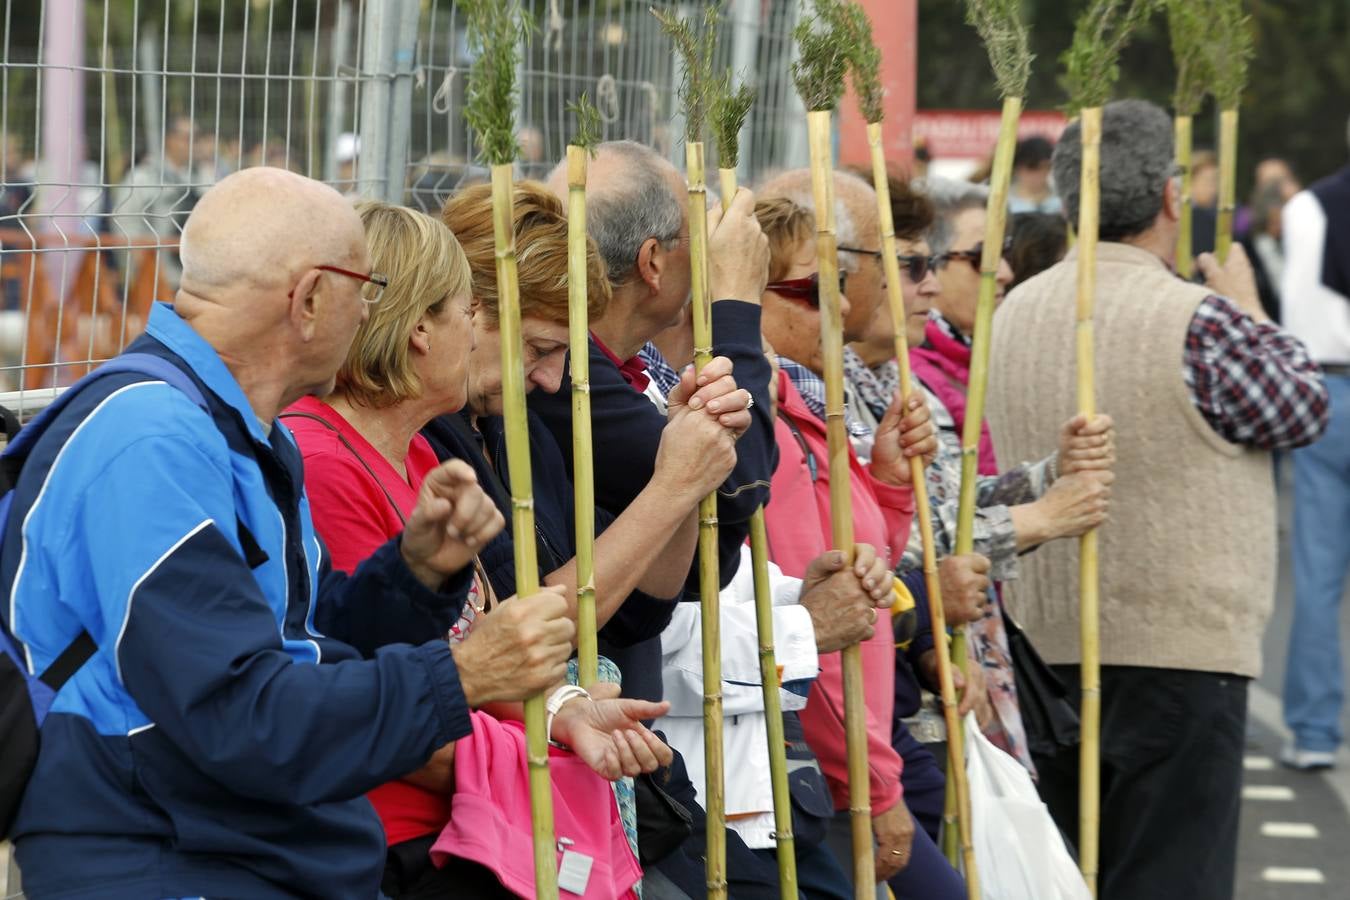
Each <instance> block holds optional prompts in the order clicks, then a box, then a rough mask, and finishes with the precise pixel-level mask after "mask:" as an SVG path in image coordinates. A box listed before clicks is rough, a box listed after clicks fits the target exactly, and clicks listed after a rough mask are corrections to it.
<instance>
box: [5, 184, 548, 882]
mask: <svg viewBox="0 0 1350 900" xmlns="http://www.w3.org/2000/svg"><path fill="white" fill-rule="evenodd" d="M182 259H183V280H182V288H181V289H180V290H179V292H178V295H177V297H176V299H175V303H174V305H173V306H167V305H163V304H159V305H156V306H155V307H154V309H153V310H152V312H151V315H150V320H149V325H148V328H147V331H146V333H145V334H144V335H143V336H142V337H140V338H138V339H137V340H136V341H135V342H134V343H133V344H132V345H131V347H130V348H128V352H129V353H136V354H145V355H147V356H150V357H154V359H155V361H156V362H157V364H158V365H160V366H168V367H171V368H167V369H164V370H163V371H162V372H161V373H160V374H161V375H163V376H164V377H165V379H167V380H162V379H161V378H158V377H154V376H149V375H147V373H146V372H144V371H134V370H133V371H128V370H125V369H124V370H122V371H120V372H116V373H110V374H105V375H104V376H102V377H98V378H95V379H93V380H91V381H89V382H87V383H86V384H85V385H83V386H82V387H81V389H80V390H79V391H78V393H75V394H74V395H73V399H72V400H71V401H70V402H68V403H67V404H66V405H65V406H64V408H63V409H61V410H60V411H59V413H58V414H57V415H56V416H55V418H54V419H53V420H52V421H51V423H50V425H49V427H48V428H47V429H46V431H44V432H42V436H41V437H40V438H38V439H37V441H36V443H35V444H34V446H33V448H32V453H31V455H30V456H29V458H28V461H27V463H26V465H25V467H24V469H23V471H22V473H21V475H20V477H19V479H18V483H17V486H16V488H15V494H14V514H13V515H11V516H10V517H9V519H8V523H9V526H8V530H7V531H6V533H5V536H4V547H5V548H6V549H5V553H4V565H3V567H0V575H3V581H4V588H5V589H6V590H7V592H9V593H10V596H11V597H12V604H13V605H12V607H11V615H10V621H9V624H10V625H11V627H12V628H13V630H14V632H15V634H16V636H17V637H18V638H19V639H20V640H21V641H23V642H24V644H25V645H26V649H27V652H28V655H29V660H30V663H31V665H32V666H33V669H34V671H42V670H43V669H45V668H46V667H47V666H49V665H50V664H51V663H52V661H53V660H54V659H56V658H57V657H58V656H61V655H62V653H63V651H65V650H66V648H67V647H68V646H70V645H72V642H75V643H76V646H77V647H79V646H83V647H84V648H85V649H86V650H87V651H88V652H89V653H91V654H92V655H87V654H86V655H87V659H86V660H85V661H83V665H80V666H79V668H78V670H77V671H76V672H75V674H74V675H73V676H72V677H71V678H70V679H69V680H68V681H67V682H66V683H65V685H64V687H63V688H62V689H61V691H60V692H59V693H58V694H57V696H56V700H55V703H54V704H53V706H52V709H51V713H50V715H48V717H47V719H46V721H45V723H44V725H43V728H42V734H41V738H42V739H41V747H40V751H39V755H38V758H37V763H36V767H35V769H34V771H33V774H32V777H31V779H30V780H29V782H28V787H27V791H26V793H25V795H24V798H23V801H22V804H21V806H20V808H19V810H18V815H17V820H16V822H15V824H14V828H13V835H14V837H15V843H16V847H17V853H18V861H19V865H20V867H21V868H22V870H23V876H24V882H25V884H24V886H25V888H26V889H27V890H28V892H29V895H30V896H34V897H45V896H55V895H57V894H60V895H62V896H66V895H72V896H73V895H80V896H90V895H93V894H98V895H100V896H136V897H188V896H193V897H195V896H230V897H283V896H295V895H296V894H304V895H307V896H321V897H338V898H344V897H351V898H363V900H368V898H370V897H374V896H376V895H377V893H378V890H379V884H380V874H381V870H382V868H383V865H384V857H385V842H384V835H383V833H382V831H381V828H380V823H379V820H378V819H376V817H375V814H374V812H373V811H372V809H371V806H370V803H369V802H368V801H366V800H365V799H364V798H362V796H361V795H362V794H363V793H364V792H366V791H368V790H370V789H371V788H373V787H375V786H376V785H379V784H381V783H383V782H386V781H389V780H391V779H393V778H397V777H399V776H401V775H405V774H407V773H409V772H412V771H414V770H416V769H418V768H420V767H421V766H422V765H423V764H424V763H426V762H427V760H428V759H429V758H430V757H431V756H432V754H433V753H435V752H436V750H437V749H438V748H440V747H442V746H444V745H445V744H447V743H449V742H451V741H454V740H456V739H457V738H460V737H463V736H465V735H467V734H468V733H469V732H470V724H469V710H470V709H471V708H472V707H476V706H479V705H482V704H484V703H488V702H492V701H498V700H502V701H505V700H517V699H521V698H523V697H524V696H525V695H527V694H529V693H531V692H534V691H538V690H542V689H543V688H545V687H546V686H550V685H552V684H556V683H558V682H559V681H561V680H562V678H563V676H564V673H565V667H566V659H567V657H568V655H569V653H570V650H571V640H572V636H573V631H574V629H573V626H572V624H571V623H570V622H569V621H568V620H567V619H566V618H564V608H565V603H564V601H563V599H562V597H561V595H560V594H558V593H554V592H551V591H545V592H543V593H542V594H541V595H539V596H537V597H532V598H525V599H522V600H520V601H514V602H512V603H508V604H506V605H505V606H504V607H503V608H502V610H501V611H500V612H499V613H494V614H493V615H491V616H487V617H485V618H484V619H483V620H482V621H481V624H480V627H479V628H477V629H475V631H474V632H473V634H472V635H471V636H470V637H469V638H468V640H466V641H465V642H464V643H463V644H461V645H459V646H458V647H456V648H455V649H454V651H453V652H452V651H451V649H450V647H449V646H448V645H447V643H446V641H445V639H444V635H445V634H446V632H447V631H448V629H449V626H450V624H451V623H452V622H453V621H454V619H455V618H456V617H457V616H458V614H459V610H460V608H461V606H462V603H463V601H464V597H465V593H466V591H467V588H468V585H469V582H470V578H471V572H470V569H469V565H470V563H471V562H472V558H473V554H474V550H475V548H477V547H480V546H482V545H483V543H484V542H486V541H487V540H488V539H489V538H490V537H491V536H492V535H494V534H495V533H496V532H497V531H499V530H500V529H501V527H502V524H503V523H502V519H501V516H500V514H498V513H497V511H496V508H495V506H494V505H493V504H492V501H491V500H490V499H489V498H488V497H487V496H486V495H485V494H484V493H483V492H482V491H481V490H480V489H479V487H478V485H477V483H476V481H475V479H474V476H473V472H472V470H471V469H469V467H468V466H466V465H464V464H463V463H448V464H446V465H444V466H442V467H441V468H439V469H437V470H436V471H435V472H433V473H432V474H431V475H430V476H428V478H427V480H426V483H425V484H424V486H423V489H422V492H421V495H420V496H419V498H418V502H417V507H416V509H415V510H414V511H413V513H412V515H411V517H410V518H409V520H408V524H407V528H406V530H405V531H404V532H403V534H402V535H401V536H400V537H399V538H396V539H394V540H393V541H391V542H390V543H389V544H387V545H385V546H384V547H382V548H380V549H379V550H378V551H376V552H375V554H374V555H373V556H372V557H371V558H370V559H369V560H367V561H366V562H365V563H363V564H362V565H361V566H360V567H359V568H358V569H357V571H356V572H355V573H354V574H353V575H352V576H350V577H347V576H344V575H342V574H341V573H337V572H334V571H332V569H331V567H330V565H329V560H328V558H327V554H326V553H325V552H324V548H323V545H322V543H321V542H320V541H319V540H318V538H317V536H316V534H315V531H314V527H313V523H312V522H311V521H310V517H309V508H308V504H307V502H306V500H305V495H304V490H303V485H302V468H301V460H300V454H299V452H298V451H297V449H296V446H295V444H294V442H293V441H292V439H291V437H290V435H289V433H288V432H287V431H286V429H285V428H284V427H283V426H282V425H280V424H278V423H277V421H276V416H277V414H278V413H279V412H280V411H281V410H282V409H283V408H285V407H286V406H287V405H289V404H291V403H293V402H295V401H296V400H298V399H300V398H301V397H302V396H304V395H306V394H323V393H325V392H327V391H329V390H331V389H332V386H333V380H334V376H335V373H336V372H337V370H338V367H339V364H340V363H341V362H342V360H343V358H344V357H345V355H346V353H347V349H348V345H349V344H350V343H351V341H352V338H353V336H354V334H355V332H356V328H357V326H358V325H359V324H360V323H361V321H362V320H363V319H364V318H365V316H366V314H367V308H368V306H369V305H370V304H372V303H374V302H376V301H377V300H378V294H379V290H380V285H381V283H382V282H383V276H380V275H377V274H375V273H372V272H370V270H369V268H368V262H367V257H366V247H365V240H364V237H363V234H362V228H361V223H360V220H359V219H358V218H357V216H356V214H355V212H354V211H353V209H352V207H351V206H350V205H349V204H348V203H347V202H346V201H344V200H343V199H342V197H341V196H339V195H338V194H337V193H336V192H335V191H333V190H332V189H330V188H327V187H325V186H323V185H321V184H319V183H317V182H314V181H310V180H309V179H306V178H302V177H300V176H298V175H293V174H291V173H288V172H283V171H280V170H277V169H249V170H245V171H243V172H240V173H238V174H236V175H232V176H230V177H229V178H226V179H225V180H223V181H222V182H220V184H218V185H217V186H216V187H214V188H213V189H212V190H211V191H209V192H208V193H207V194H206V195H205V196H204V197H203V198H202V200H201V202H200V203H198V205H197V207H196V209H195V210H194V211H193V213H192V216H191V218H190V219H189V220H188V222H187V225H186V227H185V229H184V233H183V243H182ZM132 359H133V360H135V359H137V358H136V357H133V358H132ZM139 360H140V361H139V362H137V363H134V364H135V365H138V366H140V367H141V368H144V367H145V366H146V363H145V361H144V357H140V358H139ZM14 560H18V561H19V562H18V565H17V567H16V566H15V565H14V562H13V561H14ZM494 620H498V621H494ZM377 650H378V651H379V652H378V654H377V653H376V651H377ZM335 663H340V665H335ZM77 664H78V663H77Z"/></svg>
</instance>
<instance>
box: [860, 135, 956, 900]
mask: <svg viewBox="0 0 1350 900" xmlns="http://www.w3.org/2000/svg"><path fill="white" fill-rule="evenodd" d="M867 142H868V144H869V146H870V148H871V151H872V182H873V185H874V186H875V188H876V192H877V215H878V220H879V221H880V223H881V259H882V264H883V266H884V268H885V271H886V295H887V299H888V300H889V301H890V311H891V327H892V328H893V329H894V332H895V358H896V361H897V362H898V363H899V365H900V395H901V398H902V400H903V401H905V402H908V400H909V396H910V394H911V393H913V390H914V387H913V384H914V383H913V375H912V373H911V371H910V364H909V340H908V338H907V336H906V334H905V321H906V315H905V300H904V295H903V293H902V292H901V287H900V263H899V260H898V259H897V258H896V254H897V252H898V251H897V250H896V247H895V220H894V219H893V218H892V216H891V200H890V193H891V191H890V183H889V182H888V180H887V177H886V157H885V153H884V150H883V148H882V143H881V123H880V122H871V123H868V126H867ZM909 465H910V476H909V477H910V485H911V486H912V487H913V490H914V518H915V520H916V521H917V522H918V524H919V536H920V538H921V539H922V543H923V579H924V584H925V586H926V587H927V588H928V614H929V617H930V619H931V620H932V629H933V636H934V638H935V639H939V638H940V640H941V641H942V642H943V644H944V646H940V647H938V648H937V654H936V656H937V667H938V686H939V693H940V695H941V698H942V718H943V720H944V722H945V723H946V725H947V733H948V734H949V735H956V738H955V740H956V742H957V745H956V746H955V747H953V749H952V751H951V753H950V756H951V757H952V758H954V759H958V760H960V761H961V762H960V764H958V765H950V766H948V769H947V772H948V778H947V783H948V784H951V785H953V791H956V796H958V797H961V796H964V797H965V798H966V800H967V802H966V803H964V804H962V803H958V804H954V805H953V807H952V811H951V814H952V816H953V818H954V819H955V818H956V811H957V810H963V811H968V810H969V803H968V800H969V786H968V784H967V783H966V769H965V748H964V745H963V743H962V742H963V737H962V728H961V717H960V715H959V714H958V713H957V701H956V685H955V683H954V679H953V677H952V658H951V655H950V653H949V650H950V647H949V645H946V641H947V621H946V611H945V610H944V609H943V606H942V580H941V579H940V578H939V577H938V568H937V546H936V544H935V543H934V537H933V514H932V508H931V504H930V503H929V500H928V481H927V477H926V475H925V474H924V465H923V460H922V459H920V458H919V457H917V456H916V457H914V458H912V459H911V460H910V461H909ZM958 782H959V783H960V787H959V789H958V788H957V787H956V784H957V783H958ZM946 812H947V811H946V810H944V818H945V814H946ZM963 815H964V813H963ZM946 827H947V829H948V831H949V832H950V833H951V834H956V833H957V830H958V828H959V830H960V833H961V834H962V836H963V840H962V849H963V851H967V850H968V853H965V854H964V856H963V860H964V863H965V867H966V890H967V893H968V894H969V896H970V897H972V898H976V897H979V890H980V883H979V875H978V870H977V868H976V865H975V849H974V843H973V842H972V841H971V840H970V839H969V836H970V820H969V818H968V817H964V818H961V820H960V821H959V822H958V821H950V822H948V823H947V825H946ZM953 855H955V854H953ZM953 862H955V860H953Z"/></svg>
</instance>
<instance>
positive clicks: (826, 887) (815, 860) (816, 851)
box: [754, 843, 853, 900]
mask: <svg viewBox="0 0 1350 900" xmlns="http://www.w3.org/2000/svg"><path fill="white" fill-rule="evenodd" d="M754 853H755V854H756V855H757V856H759V857H760V858H761V859H763V860H764V861H765V862H766V863H768V864H769V865H771V866H773V867H774V870H775V871H777V868H778V851H777V850H756V851H754ZM796 855H797V893H798V895H799V896H800V897H801V898H802V900H853V888H852V887H850V886H849V882H848V876H847V875H845V874H844V870H843V869H841V868H840V867H839V862H838V860H836V859H835V858H834V854H833V853H831V852H830V850H829V848H828V847H826V846H824V845H823V844H805V843H803V844H798V845H797V854H796Z"/></svg>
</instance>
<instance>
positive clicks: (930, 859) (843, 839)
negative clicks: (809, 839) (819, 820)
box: [829, 811, 966, 900]
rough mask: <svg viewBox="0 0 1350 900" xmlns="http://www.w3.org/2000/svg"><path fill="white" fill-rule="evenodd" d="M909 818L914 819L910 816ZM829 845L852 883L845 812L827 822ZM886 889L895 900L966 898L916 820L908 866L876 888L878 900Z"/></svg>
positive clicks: (849, 831) (961, 882)
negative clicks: (828, 825)
mask: <svg viewBox="0 0 1350 900" xmlns="http://www.w3.org/2000/svg"><path fill="white" fill-rule="evenodd" d="M910 817H911V818H913V814H912V813H911V814H910ZM829 844H830V848H831V849H832V850H833V851H834V855H835V857H836V858H837V859H838V860H839V862H840V865H841V866H842V867H843V869H844V871H845V872H846V873H847V874H848V877H849V879H850V883H852V878H853V863H852V859H853V833H852V829H851V827H850V824H849V816H848V812H847V811H845V812H841V813H836V814H835V817H834V821H833V822H831V823H830V836H829ZM887 887H889V888H890V890H891V892H892V893H893V894H894V895H895V898H896V900H965V897H966V883H965V881H964V880H963V879H962V878H961V876H960V875H959V874H957V872H956V870H955V869H953V868H952V867H951V864H950V863H948V862H947V858H946V857H945V856H943V855H942V851H941V850H940V849H938V846H937V844H935V843H933V839H932V838H930V837H929V836H928V833H927V832H926V831H924V830H923V828H922V826H920V825H919V823H918V821H917V820H916V821H915V823H914V843H913V845H912V846H911V847H910V854H909V864H908V865H906V866H905V867H904V868H903V869H901V870H900V874H898V875H895V876H892V877H891V878H890V880H889V881H886V882H883V883H882V884H878V885H877V886H876V889H877V900H886V897H887V894H886V889H887Z"/></svg>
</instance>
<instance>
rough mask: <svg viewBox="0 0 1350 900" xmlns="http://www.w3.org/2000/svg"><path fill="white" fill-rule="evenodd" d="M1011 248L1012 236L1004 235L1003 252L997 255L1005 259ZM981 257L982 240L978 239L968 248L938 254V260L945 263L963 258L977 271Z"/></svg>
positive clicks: (982, 251) (982, 253) (982, 250)
mask: <svg viewBox="0 0 1350 900" xmlns="http://www.w3.org/2000/svg"><path fill="white" fill-rule="evenodd" d="M1012 248H1013V241H1012V238H1010V237H1005V238H1004V239H1003V252H1002V253H1001V254H999V255H1000V256H1002V257H1003V258H1004V259H1007V258H1008V256H1009V254H1011V253H1012ZM983 257H984V241H980V242H979V243H978V244H976V245H975V246H974V247H971V248H970V249H969V250H948V251H947V252H946V253H943V254H942V255H941V256H939V257H938V260H940V261H941V263H942V264H943V265H945V264H947V263H949V262H951V261H952V260H954V259H964V260H965V261H966V262H968V263H970V266H971V268H972V269H974V270H975V271H976V272H978V271H980V260H981V259H982V258H983Z"/></svg>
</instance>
